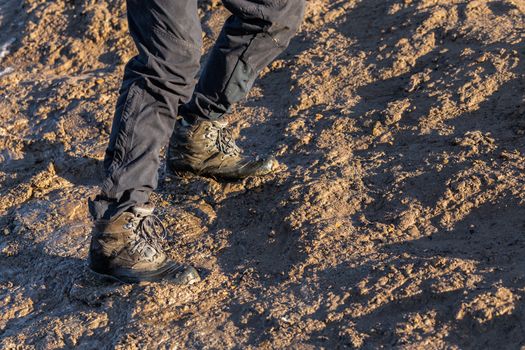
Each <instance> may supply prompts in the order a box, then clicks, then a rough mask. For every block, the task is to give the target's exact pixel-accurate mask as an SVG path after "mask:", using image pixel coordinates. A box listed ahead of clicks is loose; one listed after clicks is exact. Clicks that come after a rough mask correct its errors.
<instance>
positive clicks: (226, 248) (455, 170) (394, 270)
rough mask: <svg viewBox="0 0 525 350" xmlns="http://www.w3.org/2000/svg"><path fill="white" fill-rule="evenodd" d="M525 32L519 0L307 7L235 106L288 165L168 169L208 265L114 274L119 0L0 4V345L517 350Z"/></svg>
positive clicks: (197, 257) (347, 2)
mask: <svg viewBox="0 0 525 350" xmlns="http://www.w3.org/2000/svg"><path fill="white" fill-rule="evenodd" d="M200 12H201V13H200V15H201V17H202V21H203V29H204V33H205V34H204V35H205V43H206V49H208V48H209V46H210V45H211V43H212V41H213V38H214V37H215V36H216V35H217V31H218V30H219V28H220V24H221V23H222V21H223V20H224V18H225V16H226V15H227V12H226V10H225V9H224V8H223V7H222V6H221V5H220V3H218V2H215V1H213V2H204V1H203V2H201V3H200ZM524 39H525V1H524V0H502V1H486V0H475V1H459V0H419V1H416V0H392V1H386V0H360V1H357V0H311V1H309V6H308V11H307V15H306V18H305V22H304V25H303V27H302V29H301V32H300V33H299V34H298V36H297V37H296V38H295V39H294V40H293V42H292V43H291V46H290V48H289V49H288V50H287V51H286V53H285V54H283V55H281V57H280V58H279V59H278V60H277V61H275V62H274V63H273V64H272V65H271V67H269V68H268V69H267V70H265V71H264V72H263V74H262V75H261V79H260V80H259V81H258V83H257V84H256V86H255V87H254V89H253V91H252V92H251V94H250V96H249V98H248V99H247V100H246V101H245V102H243V103H242V104H240V105H239V106H237V107H236V109H235V110H234V112H233V113H232V114H231V116H230V117H229V119H230V121H231V122H232V123H233V125H234V127H235V129H236V130H237V132H238V133H239V135H240V143H241V144H242V146H244V147H245V148H246V149H249V150H250V151H255V150H258V151H275V152H276V153H277V155H278V157H279V160H280V162H281V163H282V167H281V169H280V171H279V172H278V173H277V174H275V175H272V176H268V177H265V178H262V179H248V180H246V181H243V182H239V183H229V184H222V183H218V182H215V181H213V180H206V179H202V178H187V179H173V180H171V181H168V179H163V180H162V182H161V184H160V189H159V191H158V193H156V194H155V195H154V201H155V202H156V204H157V207H158V213H159V215H160V216H161V217H162V218H164V219H165V220H166V221H167V223H168V226H169V229H170V232H171V236H170V240H169V245H170V246H171V248H172V249H171V250H170V252H171V255H172V257H173V258H174V259H177V260H179V261H187V262H191V263H192V264H194V265H195V266H197V267H199V268H200V269H201V270H202V271H203V273H204V275H205V279H204V280H203V281H202V282H200V283H198V284H196V285H194V286H191V287H180V286H175V285H172V284H170V283H144V284H140V285H119V284H112V283H107V282H104V281H100V280H97V279H95V278H94V277H92V276H91V275H90V274H89V273H88V271H87V269H86V263H85V258H86V255H87V248H88V246H87V244H88V240H89V234H90V230H91V224H92V223H91V221H90V218H89V216H88V213H87V205H86V198H87V197H88V196H92V195H94V194H96V193H97V185H98V183H99V182H100V180H101V173H102V171H101V161H102V158H103V153H104V148H105V146H106V143H107V139H108V132H109V128H110V124H111V119H112V113H113V106H114V104H115V99H116V97H117V91H118V87H119V83H120V79H121V75H122V71H123V64H124V63H125V62H126V61H127V60H128V59H129V58H130V57H131V56H132V55H133V54H134V48H133V46H132V44H131V42H130V39H129V38H128V36H127V34H126V21H125V8H124V4H123V1H116V0H115V1H112V0H104V1H96V0H67V1H66V0H47V1H44V0H23V1H17V0H0V194H1V201H0V216H1V218H0V348H2V349H10V348H20V349H33V348H35V349H57V348H72V347H78V348H84V349H103V348H115V347H116V348H120V349H139V348H140V349H143V348H144V349H154V348H161V349H229V348H234V349H255V348H261V349H281V348H291V349H344V348H363V349H376V348H392V347H399V348H402V349H434V348H435V349H445V348H446V349H455V348H462V349H481V348H487V349H504V348H508V349H517V348H520V347H521V346H523V345H525V329H524V327H525V304H524V301H523V297H524V296H525V254H524V252H525V206H524V201H525V171H524V168H525V143H524V141H525V136H524V135H525V119H524V117H525V103H524V100H523V98H524V96H525V76H524V73H525V41H524Z"/></svg>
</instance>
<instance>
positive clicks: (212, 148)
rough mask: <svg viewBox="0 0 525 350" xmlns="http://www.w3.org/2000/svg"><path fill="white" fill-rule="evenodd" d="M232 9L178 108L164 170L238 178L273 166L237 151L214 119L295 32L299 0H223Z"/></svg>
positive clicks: (268, 159) (271, 161)
mask: <svg viewBox="0 0 525 350" xmlns="http://www.w3.org/2000/svg"><path fill="white" fill-rule="evenodd" d="M223 3H224V5H225V6H226V8H227V9H228V10H230V11H231V12H232V16H231V17H230V18H228V20H227V21H226V23H225V25H224V28H223V30H222V32H221V34H220V36H219V38H218V40H217V42H216V44H215V46H214V47H213V49H212V51H211V53H210V55H209V58H208V60H207V63H206V65H205V67H204V69H203V71H202V74H201V76H200V79H199V83H198V85H197V87H196V89H195V91H194V93H193V95H192V98H191V100H190V101H189V102H188V103H187V104H185V105H184V106H182V107H181V111H180V115H181V116H182V117H183V119H182V120H180V121H179V122H178V125H177V128H176V129H175V132H174V134H173V136H172V137H171V140H170V147H169V150H168V161H167V165H168V170H172V171H173V172H178V171H191V172H195V173H199V174H202V175H205V176H213V177H225V178H234V179H235V178H242V177H246V176H253V175H264V174H267V173H269V172H271V171H273V170H274V169H275V168H276V162H275V160H274V159H273V157H266V158H264V157H263V158H253V157H245V156H242V155H241V154H240V150H239V148H238V147H236V145H235V143H234V142H233V140H232V138H231V133H230V132H228V131H227V130H225V126H224V124H222V123H221V122H219V121H217V120H218V119H219V118H220V117H221V116H223V115H224V114H225V113H227V112H228V111H229V109H230V107H231V106H232V104H234V103H236V102H238V101H239V100H241V99H242V98H244V97H245V96H246V95H247V93H248V91H249V90H250V88H251V87H252V85H253V83H254V81H255V79H256V78H257V76H258V74H259V73H260V72H261V70H262V69H263V68H264V67H266V66H267V65H268V64H269V63H270V62H271V61H272V60H274V59H275V58H276V57H277V56H278V55H279V54H280V53H281V52H282V51H283V50H284V49H285V48H286V47H287V46H288V44H289V42H290V39H291V38H292V37H293V36H294V35H295V33H296V31H297V29H298V27H299V25H300V23H301V20H302V18H303V14H304V7H305V1H304V0H223Z"/></svg>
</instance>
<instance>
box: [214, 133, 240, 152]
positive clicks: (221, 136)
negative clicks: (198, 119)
mask: <svg viewBox="0 0 525 350" xmlns="http://www.w3.org/2000/svg"><path fill="white" fill-rule="evenodd" d="M216 145H217V148H218V149H219V151H220V152H222V153H224V154H225V155H228V156H237V155H239V154H240V153H241V149H240V148H239V147H238V146H237V144H236V143H235V139H234V137H233V133H232V131H231V130H230V129H228V128H226V127H218V128H217V140H216Z"/></svg>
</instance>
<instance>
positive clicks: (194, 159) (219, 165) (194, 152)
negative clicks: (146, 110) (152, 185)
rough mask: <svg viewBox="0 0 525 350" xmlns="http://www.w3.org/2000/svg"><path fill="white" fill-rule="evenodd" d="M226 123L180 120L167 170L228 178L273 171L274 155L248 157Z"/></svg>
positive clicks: (275, 163)
mask: <svg viewBox="0 0 525 350" xmlns="http://www.w3.org/2000/svg"><path fill="white" fill-rule="evenodd" d="M226 126H227V124H226V123H225V122H221V121H217V120H213V121H212V120H199V121H197V122H195V124H189V123H188V122H186V121H185V120H184V119H183V118H181V119H179V120H178V121H177V125H176V127H175V131H174V132H173V135H172V136H171V139H170V144H169V147H168V154H167V161H166V168H167V169H166V170H167V171H168V173H172V174H174V173H175V174H179V173H184V172H191V173H194V174H197V175H202V176H208V177H212V178H223V179H229V180H237V179H242V178H245V177H248V176H261V175H266V174H269V173H271V172H273V171H274V170H275V169H276V168H277V167H278V163H277V161H276V160H275V158H274V157H272V156H270V157H264V158H259V157H247V156H243V155H242V151H241V149H240V148H239V147H238V146H237V145H236V144H235V140H234V139H233V135H232V132H231V130H230V129H228V128H227V127H226Z"/></svg>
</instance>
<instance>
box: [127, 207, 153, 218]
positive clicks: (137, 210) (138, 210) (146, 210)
mask: <svg viewBox="0 0 525 350" xmlns="http://www.w3.org/2000/svg"><path fill="white" fill-rule="evenodd" d="M154 209H155V207H154V206H153V205H147V206H143V207H133V208H131V212H132V213H133V214H135V215H136V216H139V217H146V216H150V215H152V214H153V210H154Z"/></svg>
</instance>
